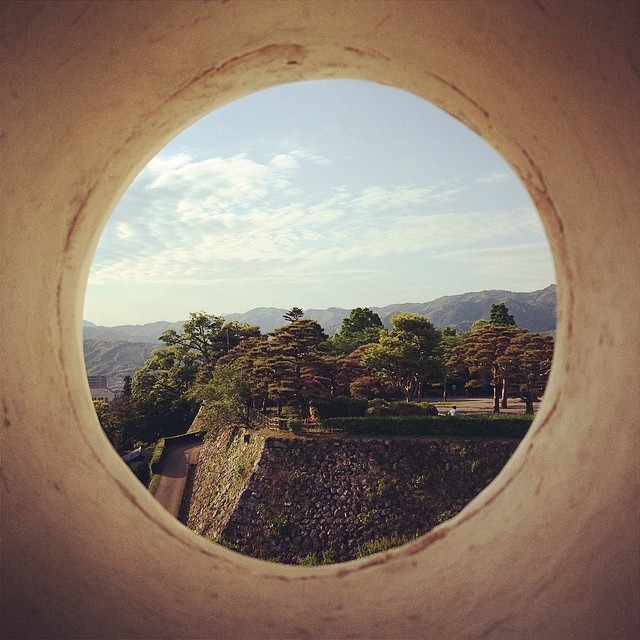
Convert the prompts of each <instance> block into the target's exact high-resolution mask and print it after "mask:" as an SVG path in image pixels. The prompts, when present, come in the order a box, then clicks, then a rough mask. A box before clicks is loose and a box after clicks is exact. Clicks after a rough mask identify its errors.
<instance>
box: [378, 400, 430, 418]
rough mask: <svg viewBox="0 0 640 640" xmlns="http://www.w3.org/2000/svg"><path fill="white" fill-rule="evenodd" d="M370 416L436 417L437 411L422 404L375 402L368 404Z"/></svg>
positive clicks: (428, 405)
mask: <svg viewBox="0 0 640 640" xmlns="http://www.w3.org/2000/svg"><path fill="white" fill-rule="evenodd" d="M367 415H370V416H437V415H438V409H437V408H436V407H435V406H434V405H432V404H427V403H424V402H387V401H386V400H375V401H373V402H371V403H370V404H369V408H368V409H367Z"/></svg>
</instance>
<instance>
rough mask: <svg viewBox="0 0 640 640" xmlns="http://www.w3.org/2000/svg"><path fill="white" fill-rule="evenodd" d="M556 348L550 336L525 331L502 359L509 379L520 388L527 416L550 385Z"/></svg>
mask: <svg viewBox="0 0 640 640" xmlns="http://www.w3.org/2000/svg"><path fill="white" fill-rule="evenodd" d="M553 348H554V344H553V338H552V337H551V336H543V335H541V334H539V333H530V332H526V333H521V334H518V335H516V336H514V337H513V338H512V339H511V342H510V343H509V346H508V347H507V348H506V350H505V352H504V355H503V356H502V358H501V365H502V367H503V368H504V369H505V370H506V371H507V372H508V377H509V379H510V380H512V381H513V382H515V383H517V384H519V385H520V392H521V394H522V397H523V398H524V401H525V404H526V408H525V411H526V413H533V401H534V399H535V398H536V397H538V396H540V395H541V394H542V393H543V392H544V389H545V387H546V385H547V380H548V379H549V372H550V370H551V360H552V359H553Z"/></svg>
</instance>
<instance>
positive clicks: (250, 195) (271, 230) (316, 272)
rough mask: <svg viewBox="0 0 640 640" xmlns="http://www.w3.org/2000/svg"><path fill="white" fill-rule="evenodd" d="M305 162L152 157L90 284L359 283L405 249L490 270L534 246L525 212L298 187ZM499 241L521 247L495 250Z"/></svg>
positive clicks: (447, 195)
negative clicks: (346, 280)
mask: <svg viewBox="0 0 640 640" xmlns="http://www.w3.org/2000/svg"><path fill="white" fill-rule="evenodd" d="M316 164H322V163H321V162H319V160H318V158H317V157H315V156H311V155H310V154H304V153H302V152H300V151H291V152H289V153H282V154H277V155H274V156H272V157H271V159H270V160H269V161H268V162H258V161H256V160H253V159H251V158H250V157H248V156H247V155H246V154H238V155H234V156H232V157H229V158H222V157H212V158H208V159H205V160H198V161H195V160H193V159H192V158H190V157H189V156H187V155H186V154H180V155H176V156H169V157H165V158H156V159H154V160H153V161H152V162H151V163H149V165H148V166H147V168H146V169H145V170H144V171H143V172H142V173H141V175H140V176H139V177H138V179H137V180H136V181H135V182H134V184H133V186H132V188H131V189H130V191H129V192H128V193H127V194H126V195H125V197H124V198H123V200H122V202H121V204H120V205H119V207H118V210H117V212H116V214H115V215H114V220H113V224H111V225H109V226H108V227H107V230H106V231H105V235H104V236H103V240H102V242H101V244H100V247H99V250H98V252H97V255H96V259H95V261H94V264H93V268H92V271H91V276H90V283H91V284H100V283H103V284H104V283H114V282H129V283H132V282H137V283H140V285H142V286H144V285H145V284H159V283H167V284H169V283H172V284H183V285H196V284H205V283H209V284H210V283H213V282H226V283H229V282H283V283H284V282H311V281H318V280H322V281H328V279H330V278H332V277H335V278H350V279H358V278H364V277H365V276H367V274H368V276H371V274H374V273H375V272H376V270H380V269H382V268H383V267H381V266H380V265H378V264H377V261H380V260H384V261H386V262H385V265H386V266H385V267H384V268H386V269H389V268H393V265H392V263H390V262H389V260H390V259H391V260H393V259H394V257H406V256H407V255H412V256H415V259H416V260H418V261H419V260H424V259H427V258H433V257H437V259H438V260H440V261H444V262H447V263H451V262H458V263H460V264H469V265H471V267H470V268H473V269H484V270H485V271H486V272H487V273H490V272H493V271H495V268H496V267H495V265H496V264H498V262H499V261H500V259H502V258H504V259H507V258H508V259H509V260H511V261H513V260H515V259H518V260H519V262H522V263H523V264H524V262H525V261H526V260H525V258H524V257H522V256H524V255H525V254H526V251H525V249H526V245H525V244H523V243H522V241H523V239H527V238H532V239H535V240H536V241H538V240H539V239H542V242H543V244H544V241H543V237H542V232H541V227H540V224H539V221H538V220H537V219H536V215H535V213H534V212H533V210H522V209H519V210H505V211H499V210H493V211H490V212H487V211H479V210H476V211H473V210H469V209H468V207H469V203H468V202H466V201H465V200H464V198H463V196H464V195H465V190H464V188H463V187H460V186H457V185H456V184H454V183H452V182H442V181H440V182H437V183H435V184H431V185H426V186H416V185H411V184H388V185H373V186H368V187H364V188H360V189H358V190H357V191H354V192H350V190H349V189H347V188H346V187H339V188H326V189H319V190H311V189H305V190H302V189H300V188H299V187H298V186H297V185H296V183H295V180H296V176H297V174H298V173H299V172H300V171H302V170H309V169H310V165H311V166H313V165H316ZM445 206H446V209H444V208H443V207H445ZM507 242H511V243H513V242H520V244H519V245H518V246H519V247H520V248H519V249H517V250H514V251H511V252H507V251H506V250H505V251H503V252H501V251H500V249H495V248H494V247H499V246H500V245H501V244H505V243H507ZM538 244H539V243H537V242H533V243H532V245H531V246H535V247H537V246H538ZM536 251H537V249H536ZM519 252H522V253H521V255H520V253H519ZM507 254H508V255H507ZM501 256H502V257H501ZM536 260H537V258H536ZM501 264H502V265H504V264H505V263H504V262H502V263H501ZM511 268H512V267H511V266H510V269H511Z"/></svg>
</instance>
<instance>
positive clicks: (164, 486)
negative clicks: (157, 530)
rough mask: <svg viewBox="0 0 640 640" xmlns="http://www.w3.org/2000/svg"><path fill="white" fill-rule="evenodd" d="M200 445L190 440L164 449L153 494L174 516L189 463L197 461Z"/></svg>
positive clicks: (185, 480) (180, 500)
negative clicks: (157, 481) (158, 477)
mask: <svg viewBox="0 0 640 640" xmlns="http://www.w3.org/2000/svg"><path fill="white" fill-rule="evenodd" d="M200 447H201V445H200V443H194V442H191V443H188V444H180V445H175V446H171V447H169V448H167V449H165V452H164V456H163V464H162V472H161V473H160V481H159V483H158V486H157V487H156V491H155V493H154V494H153V495H154V497H155V499H156V500H157V501H158V502H159V503H160V504H161V505H162V506H163V507H164V508H165V509H166V510H167V511H168V512H169V513H170V514H171V515H172V516H174V517H175V518H177V517H178V515H179V513H180V505H181V504H182V497H183V495H184V490H185V486H186V483H187V472H188V470H189V465H191V464H197V463H198V457H199V455H200Z"/></svg>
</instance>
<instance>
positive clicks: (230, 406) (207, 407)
mask: <svg viewBox="0 0 640 640" xmlns="http://www.w3.org/2000/svg"><path fill="white" fill-rule="evenodd" d="M190 395H191V396H192V397H193V398H194V399H195V400H197V401H198V402H199V403H202V404H203V407H204V418H205V420H206V421H207V422H208V423H209V424H210V425H217V424H221V423H233V422H241V423H244V424H246V423H248V421H249V407H250V404H251V395H250V391H249V384H248V381H247V379H246V378H245V376H244V375H243V371H242V366H241V363H240V361H239V360H236V361H235V362H229V363H223V362H221V361H219V362H218V364H217V365H216V367H215V369H214V371H213V375H212V376H211V377H210V378H209V380H208V381H207V382H206V383H196V385H195V386H194V387H193V389H192V390H191V391H190Z"/></svg>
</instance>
